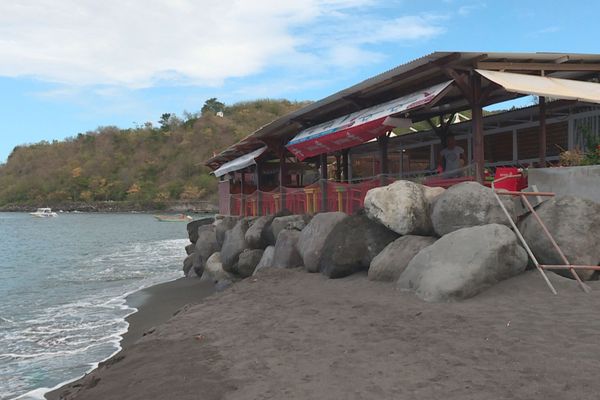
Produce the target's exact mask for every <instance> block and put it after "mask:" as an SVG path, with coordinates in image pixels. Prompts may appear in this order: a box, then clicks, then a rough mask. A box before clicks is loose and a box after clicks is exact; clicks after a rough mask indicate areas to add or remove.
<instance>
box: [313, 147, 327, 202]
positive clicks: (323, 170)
mask: <svg viewBox="0 0 600 400" xmlns="http://www.w3.org/2000/svg"><path fill="white" fill-rule="evenodd" d="M319 158H320V161H321V162H320V164H321V211H322V212H324V211H327V154H321V155H320V156H319ZM315 205H316V204H315Z"/></svg>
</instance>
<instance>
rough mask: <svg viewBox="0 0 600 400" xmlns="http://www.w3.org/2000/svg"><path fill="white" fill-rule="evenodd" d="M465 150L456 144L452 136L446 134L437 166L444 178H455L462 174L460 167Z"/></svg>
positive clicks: (463, 159)
mask: <svg viewBox="0 0 600 400" xmlns="http://www.w3.org/2000/svg"><path fill="white" fill-rule="evenodd" d="M464 161H465V151H464V149H463V148H462V147H460V146H457V145H456V139H455V138H454V136H448V139H447V141H446V148H444V149H443V150H442V151H440V157H439V167H441V169H442V171H444V176H445V177H446V178H457V177H459V176H461V175H462V173H461V171H460V168H461V167H462V166H463V165H464Z"/></svg>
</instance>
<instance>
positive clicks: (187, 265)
mask: <svg viewBox="0 0 600 400" xmlns="http://www.w3.org/2000/svg"><path fill="white" fill-rule="evenodd" d="M193 266H194V253H192V254H190V255H189V256H187V257H186V258H185V260H183V276H187V275H188V273H189V272H190V270H191V269H192V267H193Z"/></svg>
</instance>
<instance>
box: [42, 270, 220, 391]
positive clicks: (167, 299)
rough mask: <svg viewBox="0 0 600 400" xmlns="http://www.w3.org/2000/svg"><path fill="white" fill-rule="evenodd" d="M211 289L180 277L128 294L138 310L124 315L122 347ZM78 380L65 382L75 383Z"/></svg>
mask: <svg viewBox="0 0 600 400" xmlns="http://www.w3.org/2000/svg"><path fill="white" fill-rule="evenodd" d="M214 291H215V289H214V285H213V283H212V282H209V281H201V280H200V279H186V278H180V279H177V280H174V281H171V282H165V283H160V284H158V285H154V286H150V287H148V288H145V289H142V290H139V291H137V292H135V293H132V294H131V295H129V296H127V299H126V300H127V304H128V305H129V306H131V307H135V308H137V310H138V311H137V312H136V313H134V314H131V315H130V316H128V317H127V318H126V320H127V322H129V327H128V330H127V332H126V333H125V334H124V335H123V339H122V340H121V347H122V348H123V351H125V350H126V349H127V348H129V347H130V346H131V345H133V344H134V343H135V342H136V341H138V340H139V339H140V338H142V336H143V335H144V333H148V332H151V331H152V330H153V329H154V328H156V327H157V326H159V325H161V324H163V323H165V322H166V321H168V320H169V319H170V318H171V317H173V315H174V314H175V313H176V312H177V311H178V310H180V309H181V308H182V307H183V306H185V305H188V304H197V303H199V302H201V301H202V300H203V299H204V298H205V297H207V296H210V295H211V294H213V293H214ZM123 351H121V352H120V353H119V354H117V355H115V356H114V357H113V359H115V358H119V357H120V354H121V353H123ZM108 362H110V360H109V361H108ZM77 382H78V381H76V382H73V383H71V384H70V385H68V386H73V385H76V384H77ZM61 390H62V388H60V389H58V390H55V391H53V392H50V393H48V394H46V398H48V399H57V398H59V397H58V396H59V393H60V392H61ZM115 398H120V397H115Z"/></svg>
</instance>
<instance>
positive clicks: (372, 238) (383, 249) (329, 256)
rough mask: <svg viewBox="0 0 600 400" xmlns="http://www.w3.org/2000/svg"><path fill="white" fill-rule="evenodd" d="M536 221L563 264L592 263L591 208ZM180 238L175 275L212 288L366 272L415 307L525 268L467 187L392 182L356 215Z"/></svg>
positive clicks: (496, 215) (221, 221) (216, 228)
mask: <svg viewBox="0 0 600 400" xmlns="http://www.w3.org/2000/svg"><path fill="white" fill-rule="evenodd" d="M503 201H504V205H505V206H506V208H507V210H508V211H509V213H510V214H511V217H512V218H513V220H514V221H517V220H518V221H519V222H518V223H519V224H520V227H521V230H522V232H523V234H524V236H525V238H526V240H528V241H529V242H530V243H531V247H532V249H533V250H534V252H535V254H536V256H537V257H538V258H539V259H540V261H541V262H544V263H559V262H558V261H557V260H556V257H557V255H555V254H554V253H553V251H552V249H551V247H549V246H550V244H549V242H548V243H546V242H547V241H544V240H542V239H543V237H541V235H540V231H539V228H538V227H537V226H534V224H535V221H533V217H531V216H526V215H525V216H521V217H520V218H517V210H518V209H519V208H518V207H516V203H515V202H516V200H514V199H513V198H510V197H508V196H505V198H503ZM539 211H540V214H541V215H542V218H543V219H544V220H545V221H546V222H547V223H548V225H549V226H550V228H551V229H552V231H553V232H554V233H555V234H556V236H555V237H556V239H557V241H558V242H559V244H560V245H561V247H562V248H563V250H564V251H565V253H566V254H567V256H568V257H569V258H570V260H571V261H572V262H573V263H581V264H583V263H585V264H586V265H597V264H598V263H600V234H598V233H600V232H599V230H600V204H597V203H594V202H591V201H587V200H582V199H576V198H558V199H553V200H550V201H547V202H545V203H542V205H541V206H539ZM592 232H596V234H592ZM188 233H189V237H190V241H191V242H192V244H191V245H189V246H187V247H186V250H187V252H188V257H187V258H186V260H185V261H184V273H185V274H186V276H190V277H191V276H200V277H202V278H203V279H210V280H213V281H214V282H216V283H218V284H219V285H227V284H229V283H230V282H232V281H234V280H236V279H243V278H247V277H250V276H252V275H256V274H258V273H260V271H261V270H263V269H264V268H300V267H301V268H304V269H305V270H306V271H307V272H313V273H316V272H320V273H322V274H323V275H325V276H327V277H329V278H342V277H345V276H348V275H350V274H353V273H356V272H359V271H368V277H369V279H371V280H380V281H390V282H396V285H397V287H398V288H399V289H401V290H412V291H414V292H415V293H416V295H417V296H419V297H420V298H422V299H423V300H425V301H453V300H460V299H465V298H469V297H472V296H474V295H476V294H478V293H480V292H481V291H483V290H485V289H486V288H487V287H489V286H491V285H493V284H495V283H497V282H499V281H501V280H504V279H507V278H510V277H512V276H514V275H517V274H519V273H522V272H523V271H525V269H526V267H527V265H528V257H527V253H526V252H525V250H524V249H523V248H522V247H521V245H520V243H519V241H518V239H517V237H516V235H515V233H514V232H513V231H512V230H511V228H510V222H509V220H508V218H507V216H506V215H505V214H504V213H503V211H502V209H501V207H500V206H499V205H498V203H497V200H496V199H495V197H494V195H493V193H492V191H491V189H489V188H486V187H484V186H482V185H480V184H478V183H474V182H465V183H461V184H458V185H456V186H453V187H451V188H450V189H448V190H444V189H440V188H428V187H426V186H422V185H419V184H416V183H413V182H410V181H397V182H394V183H393V184H391V185H388V186H385V187H381V188H376V189H372V190H370V191H369V192H368V193H367V196H366V198H365V207H364V211H363V212H361V213H358V214H356V215H347V214H345V213H342V212H325V213H320V214H316V215H314V216H308V215H288V214H286V213H280V214H278V215H275V216H263V217H245V218H240V217H217V218H216V219H214V220H213V219H209V220H200V221H194V222H191V223H190V224H189V225H188ZM582 277H583V278H585V279H593V278H595V277H596V275H595V274H594V273H593V272H590V273H584V274H582Z"/></svg>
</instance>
